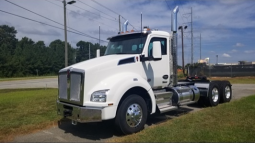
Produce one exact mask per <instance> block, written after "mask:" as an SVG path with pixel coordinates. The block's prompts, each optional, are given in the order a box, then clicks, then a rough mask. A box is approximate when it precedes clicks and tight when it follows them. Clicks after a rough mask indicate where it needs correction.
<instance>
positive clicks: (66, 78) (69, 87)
mask: <svg viewBox="0 0 255 143" xmlns="http://www.w3.org/2000/svg"><path fill="white" fill-rule="evenodd" d="M84 77H85V71H84V70H80V69H75V68H69V69H63V70H60V71H59V76H58V78H59V79H58V87H59V100H60V101H63V102H68V103H73V104H78V105H82V104H83V103H82V101H83V91H84Z"/></svg>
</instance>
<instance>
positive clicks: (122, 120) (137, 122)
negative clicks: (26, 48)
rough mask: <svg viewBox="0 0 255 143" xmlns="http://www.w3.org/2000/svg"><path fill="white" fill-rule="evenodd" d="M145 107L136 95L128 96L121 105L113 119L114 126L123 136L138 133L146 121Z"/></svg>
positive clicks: (142, 100)
mask: <svg viewBox="0 0 255 143" xmlns="http://www.w3.org/2000/svg"><path fill="white" fill-rule="evenodd" d="M147 114H148V113H147V106H146V103H145V101H144V99H143V98H142V97H141V96H138V95H135V94H133V95H129V96H128V97H127V98H126V99H124V101H123V102H122V103H121V105H120V107H119V109H118V111H117V115H116V118H115V125H116V127H117V129H118V130H120V131H122V133H124V134H132V133H136V132H139V131H140V130H142V129H143V128H144V125H145V122H146V120H147Z"/></svg>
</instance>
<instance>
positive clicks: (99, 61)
mask: <svg viewBox="0 0 255 143" xmlns="http://www.w3.org/2000/svg"><path fill="white" fill-rule="evenodd" d="M136 56H138V55H137V54H125V55H107V56H102V57H98V58H94V59H90V60H87V61H83V62H80V63H77V64H74V65H71V66H68V67H66V68H64V69H68V68H76V69H83V70H90V69H94V70H95V68H97V67H98V68H102V67H105V66H114V65H115V66H117V65H118V63H119V61H121V60H125V59H128V58H134V57H136ZM64 69H62V70H64Z"/></svg>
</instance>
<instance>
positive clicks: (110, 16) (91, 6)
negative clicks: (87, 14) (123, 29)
mask: <svg viewBox="0 0 255 143" xmlns="http://www.w3.org/2000/svg"><path fill="white" fill-rule="evenodd" d="M77 1H79V2H80V3H82V4H84V5H86V6H88V7H91V8H93V9H95V10H97V11H99V12H101V13H103V14H105V15H108V16H110V17H112V18H114V19H116V18H115V17H113V16H111V15H109V14H106V13H104V12H103V11H101V10H98V9H96V8H94V7H92V6H90V5H88V4H86V3H84V2H82V1H80V0H77Z"/></svg>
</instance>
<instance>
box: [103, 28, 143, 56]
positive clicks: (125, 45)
mask: <svg viewBox="0 0 255 143" xmlns="http://www.w3.org/2000/svg"><path fill="white" fill-rule="evenodd" d="M146 38H147V34H143V33H142V34H141V33H137V34H129V35H122V36H117V37H113V38H111V39H110V41H109V43H108V46H107V49H106V51H105V54H104V55H112V54H141V53H142V51H143V46H144V42H145V41H146Z"/></svg>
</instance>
